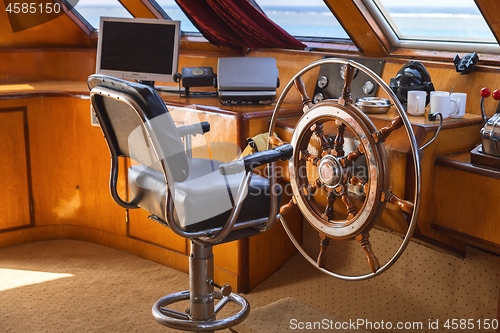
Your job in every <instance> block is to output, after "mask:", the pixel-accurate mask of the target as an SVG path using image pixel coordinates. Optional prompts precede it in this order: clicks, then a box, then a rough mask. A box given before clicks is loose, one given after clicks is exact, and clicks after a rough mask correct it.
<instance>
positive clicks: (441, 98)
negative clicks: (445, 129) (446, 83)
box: [430, 91, 458, 119]
mask: <svg viewBox="0 0 500 333" xmlns="http://www.w3.org/2000/svg"><path fill="white" fill-rule="evenodd" d="M430 104H431V108H430V110H431V111H430V113H438V112H439V113H440V114H441V116H442V117H443V119H446V118H448V117H449V116H450V113H453V112H456V110H457V109H458V103H457V101H455V100H453V99H451V94H450V93H449V92H447V91H431V99H430Z"/></svg>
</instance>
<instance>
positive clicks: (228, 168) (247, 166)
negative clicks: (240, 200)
mask: <svg viewBox="0 0 500 333" xmlns="http://www.w3.org/2000/svg"><path fill="white" fill-rule="evenodd" d="M292 154H293V146H292V145H291V144H289V143H285V144H283V145H281V146H279V147H276V148H273V149H269V150H264V151H259V152H257V153H254V154H250V155H247V156H245V157H243V158H241V159H239V160H236V161H231V162H228V163H224V164H222V165H220V166H219V172H220V173H221V174H223V175H230V174H235V173H238V172H242V171H243V170H245V171H247V172H248V171H253V170H254V169H255V168H257V167H259V166H261V165H264V164H268V163H271V162H276V161H278V160H281V161H285V160H288V159H290V158H291V157H292Z"/></svg>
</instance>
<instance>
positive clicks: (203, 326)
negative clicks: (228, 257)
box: [152, 241, 250, 332]
mask: <svg viewBox="0 0 500 333" xmlns="http://www.w3.org/2000/svg"><path fill="white" fill-rule="evenodd" d="M213 278H214V262H213V253H212V246H211V245H202V244H199V243H197V242H195V241H191V254H190V256H189V290H185V291H181V292H177V293H173V294H170V295H167V296H164V297H162V298H160V299H159V300H158V301H156V303H155V304H154V305H153V308H152V312H153V316H154V318H155V319H156V321H157V322H159V323H160V324H162V325H164V326H167V327H170V328H173V329H177V330H185V331H195V332H211V331H216V330H222V329H226V328H229V327H232V326H234V325H237V324H239V323H240V322H242V321H243V320H244V319H245V318H246V317H247V316H248V314H249V313H250V305H249V304H248V302H247V300H246V299H245V298H243V297H242V296H240V295H237V294H234V293H232V292H231V290H230V289H231V288H230V287H228V286H224V287H222V288H221V291H222V292H218V291H214V286H215V284H214V283H213ZM215 299H219V302H217V303H215ZM187 300H189V309H188V310H186V311H185V312H180V311H177V310H173V309H170V308H168V307H167V306H169V305H170V304H173V303H177V302H180V301H187ZM229 302H233V303H236V304H238V305H239V307H240V308H241V310H240V311H238V312H237V313H236V314H234V315H233V316H230V317H227V318H222V319H216V314H217V313H218V312H219V311H220V310H221V309H222V308H223V307H224V306H225V305H226V304H227V303H229Z"/></svg>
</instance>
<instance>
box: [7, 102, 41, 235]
mask: <svg viewBox="0 0 500 333" xmlns="http://www.w3.org/2000/svg"><path fill="white" fill-rule="evenodd" d="M28 140H29V136H28V131H27V110H26V108H24V107H19V108H16V107H14V108H0V142H1V144H0V156H2V161H1V163H0V175H2V181H1V184H2V185H1V192H0V231H5V230H9V229H13V228H18V227H23V226H30V225H32V222H33V221H32V214H31V210H32V209H31V208H32V206H31V201H30V198H31V197H32V193H31V182H30V174H31V172H30V158H29V145H28Z"/></svg>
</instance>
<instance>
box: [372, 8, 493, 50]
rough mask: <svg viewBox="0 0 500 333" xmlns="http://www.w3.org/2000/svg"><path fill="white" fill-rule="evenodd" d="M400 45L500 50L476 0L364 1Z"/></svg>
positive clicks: (386, 31) (383, 27)
mask: <svg viewBox="0 0 500 333" xmlns="http://www.w3.org/2000/svg"><path fill="white" fill-rule="evenodd" d="M364 3H365V4H366V6H367V8H369V9H370V10H371V12H372V14H373V15H374V17H375V18H376V19H377V20H378V22H379V24H380V25H381V27H382V29H383V30H384V31H385V33H386V34H387V35H388V36H389V37H390V38H391V39H392V40H393V42H394V44H396V45H398V46H407V47H420V48H426V47H427V48H430V49H447V50H471V51H478V52H479V51H498V50H500V48H498V44H497V42H496V40H495V37H494V36H493V34H492V33H491V31H490V29H489V27H488V25H487V24H486V22H485V20H484V18H483V16H482V15H481V13H480V12H479V9H478V8H477V6H476V4H475V3H474V0H419V1H418V2H417V1H411V2H410V1H401V0H364Z"/></svg>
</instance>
